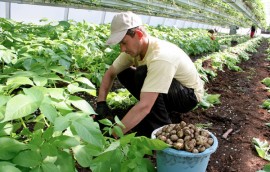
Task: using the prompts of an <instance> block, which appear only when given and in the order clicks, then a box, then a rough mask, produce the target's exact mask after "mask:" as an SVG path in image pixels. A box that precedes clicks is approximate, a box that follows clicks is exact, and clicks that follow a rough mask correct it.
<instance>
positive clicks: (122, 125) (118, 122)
mask: <svg viewBox="0 0 270 172" xmlns="http://www.w3.org/2000/svg"><path fill="white" fill-rule="evenodd" d="M114 121H115V123H116V124H117V125H119V126H121V127H122V128H126V127H125V125H124V124H123V123H122V122H121V120H120V119H119V118H118V116H115V117H114Z"/></svg>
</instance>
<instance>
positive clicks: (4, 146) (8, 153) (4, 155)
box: [0, 137, 27, 160]
mask: <svg viewBox="0 0 270 172" xmlns="http://www.w3.org/2000/svg"><path fill="white" fill-rule="evenodd" d="M0 145H1V146H0V159H1V160H10V159H12V158H13V157H15V156H16V155H17V154H18V153H19V152H20V151H22V150H24V149H26V148H27V146H26V145H24V144H23V143H21V142H19V141H17V140H15V139H11V138H8V137H0Z"/></svg>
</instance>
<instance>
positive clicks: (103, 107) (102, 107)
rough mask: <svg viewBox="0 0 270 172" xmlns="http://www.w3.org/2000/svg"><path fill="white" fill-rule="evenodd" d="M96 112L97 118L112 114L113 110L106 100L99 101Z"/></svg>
mask: <svg viewBox="0 0 270 172" xmlns="http://www.w3.org/2000/svg"><path fill="white" fill-rule="evenodd" d="M96 113H97V114H98V115H97V116H96V117H95V118H96V119H97V120H100V119H103V118H105V117H106V116H107V115H110V113H111V110H110V108H109V107H108V105H107V103H106V101H101V102H97V108H96Z"/></svg>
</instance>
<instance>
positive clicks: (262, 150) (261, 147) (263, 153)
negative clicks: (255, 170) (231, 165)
mask: <svg viewBox="0 0 270 172" xmlns="http://www.w3.org/2000/svg"><path fill="white" fill-rule="evenodd" d="M252 143H253V144H254V146H255V149H256V151H257V153H258V155H259V156H260V157H261V158H263V159H265V160H268V161H270V155H269V154H268V150H269V148H270V146H269V144H268V142H267V141H260V140H259V139H258V138H253V139H252Z"/></svg>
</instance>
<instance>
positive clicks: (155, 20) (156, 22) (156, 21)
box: [149, 16, 163, 26]
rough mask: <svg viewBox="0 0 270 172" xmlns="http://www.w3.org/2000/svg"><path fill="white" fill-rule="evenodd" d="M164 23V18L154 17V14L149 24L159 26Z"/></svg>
mask: <svg viewBox="0 0 270 172" xmlns="http://www.w3.org/2000/svg"><path fill="white" fill-rule="evenodd" d="M162 23H163V18H162V17H154V16H152V17H151V21H150V23H149V25H151V26H157V25H161V24H162Z"/></svg>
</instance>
